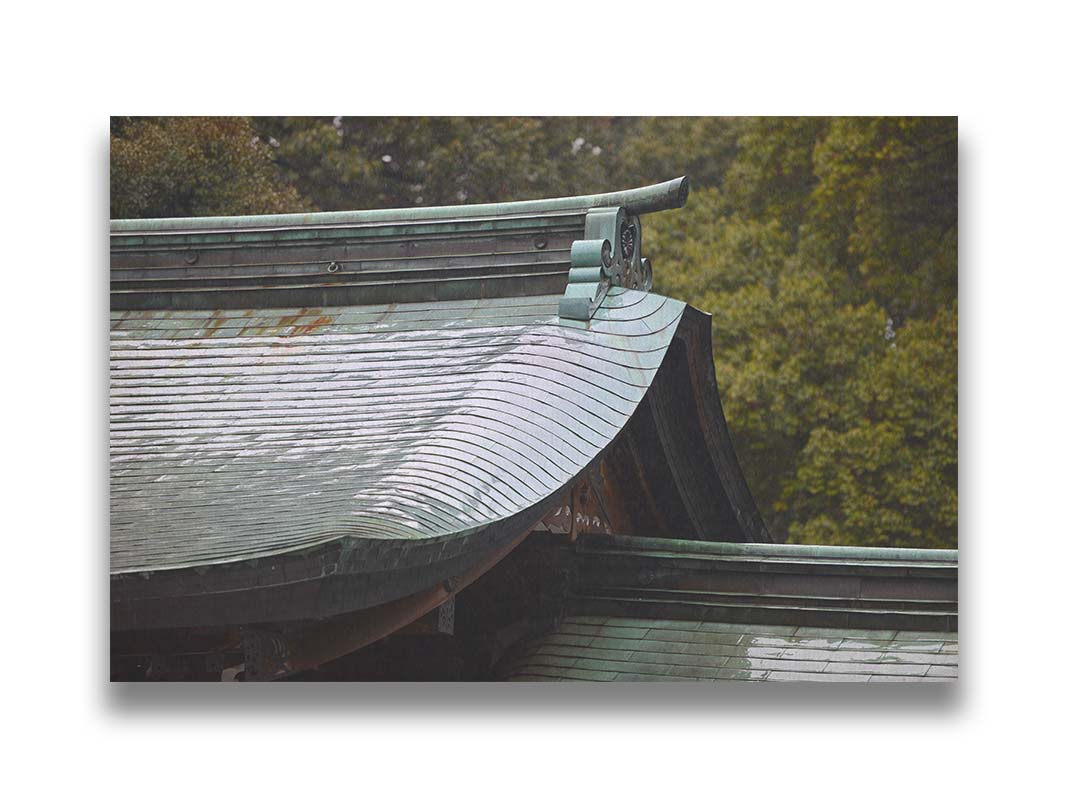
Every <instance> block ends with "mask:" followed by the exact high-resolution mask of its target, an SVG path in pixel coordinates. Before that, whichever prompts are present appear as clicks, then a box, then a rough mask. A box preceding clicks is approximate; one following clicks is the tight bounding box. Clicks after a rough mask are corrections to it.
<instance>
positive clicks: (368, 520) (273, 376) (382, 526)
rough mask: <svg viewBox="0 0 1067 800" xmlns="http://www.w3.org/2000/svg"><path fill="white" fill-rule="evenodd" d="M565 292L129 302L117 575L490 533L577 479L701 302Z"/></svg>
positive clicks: (121, 369)
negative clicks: (562, 306) (214, 305)
mask: <svg viewBox="0 0 1067 800" xmlns="http://www.w3.org/2000/svg"><path fill="white" fill-rule="evenodd" d="M558 302H559V297H558V296H556V295H549V296H532V297H511V298H496V299H481V300H454V301H439V302H433V303H406V304H390V305H383V306H369V305H364V306H345V307H333V308H315V309H309V308H298V309H255V310H184V311H178V310H166V311H149V310H127V311H113V312H112V314H111V376H110V377H111V450H110V457H111V570H112V574H123V573H133V572H147V571H153V570H161V569H175V568H183V567H199V566H207V565H212V564H221V563H232V562H235V561H241V560H249V559H256V558H259V557H262V556H267V555H274V554H279V553H285V552H292V551H294V550H299V549H302V548H307V547H311V546H314V545H318V544H323V543H326V542H329V541H332V540H336V539H338V538H342V537H354V538H355V539H357V540H358V539H360V538H368V539H405V540H410V539H426V538H430V537H442V536H448V535H450V534H456V533H461V532H465V531H471V530H477V529H479V528H481V527H483V526H486V525H487V524H489V523H491V522H493V521H495V520H498V519H501V518H505V517H508V516H511V515H513V514H515V513H517V512H518V511H520V510H522V509H524V508H527V507H529V506H530V505H531V504H533V503H535V502H536V501H538V500H540V499H542V498H545V497H547V496H548V495H550V494H551V493H552V492H554V491H556V490H558V489H559V488H560V487H562V486H564V485H565V484H566V483H567V482H568V481H569V480H571V479H573V478H574V477H575V476H576V475H578V474H579V473H580V472H581V470H582V469H584V468H585V467H586V466H587V465H588V464H589V463H590V461H591V460H592V459H593V458H594V457H595V456H596V455H597V454H598V453H599V452H600V451H601V450H602V449H603V448H604V447H605V446H606V445H607V444H608V443H609V442H610V441H611V440H612V438H613V437H614V436H615V435H616V434H617V433H618V432H619V430H620V429H621V428H622V426H623V425H624V424H625V423H626V421H627V420H628V419H629V418H630V415H631V414H632V413H633V412H634V410H635V409H636V407H637V405H638V403H639V402H640V401H641V399H642V397H643V396H644V394H645V391H646V390H647V388H648V386H649V385H650V383H651V381H652V379H653V377H654V376H655V374H656V371H657V369H658V368H659V366H660V364H661V363H662V359H663V355H664V352H665V350H666V348H667V346H668V345H669V344H670V342H671V340H672V338H673V336H674V332H675V329H676V327H677V325H678V321H679V318H680V316H681V314H682V312H683V311H684V309H685V305H684V304H683V303H681V302H679V301H676V300H671V299H667V298H664V297H660V296H658V295H654V294H647V293H644V292H639V291H634V290H623V289H612V290H611V292H610V294H609V296H608V298H607V299H606V300H605V302H604V304H603V305H602V306H601V307H600V309H599V310H598V311H597V313H596V315H595V317H594V319H593V320H591V321H590V322H588V323H579V322H571V321H567V320H564V321H561V320H560V319H559V317H558V316H557V308H558Z"/></svg>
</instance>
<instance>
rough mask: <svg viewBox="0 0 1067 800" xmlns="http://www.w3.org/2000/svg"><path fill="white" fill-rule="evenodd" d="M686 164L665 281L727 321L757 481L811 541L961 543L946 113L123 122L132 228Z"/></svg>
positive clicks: (739, 442)
mask: <svg viewBox="0 0 1067 800" xmlns="http://www.w3.org/2000/svg"><path fill="white" fill-rule="evenodd" d="M681 174H688V175H690V177H691V178H692V179H693V187H694V191H693V193H692V195H691V197H690V201H689V204H688V206H687V207H686V209H685V210H684V211H676V212H669V213H665V214H657V215H653V216H651V217H649V218H648V219H647V220H646V238H645V245H644V250H645V251H646V252H647V254H648V255H650V256H651V257H652V258H653V261H654V264H655V280H656V290H657V291H659V292H662V293H664V294H670V295H672V296H675V297H679V298H682V299H684V300H687V301H688V302H690V303H692V304H693V305H695V306H697V307H698V308H702V309H704V310H707V311H709V312H711V313H712V314H713V315H714V324H715V335H716V339H715V341H716V354H715V357H716V363H717V367H718V371H719V384H720V389H721V391H722V395H723V404H724V406H725V409H726V416H727V419H728V421H729V423H730V426H731V431H732V435H733V438H734V444H735V446H736V448H737V451H738V455H739V457H740V459H741V463H742V467H743V468H744V470H745V474H746V476H747V477H748V479H749V482H750V484H751V486H752V488H753V491H754V493H755V495H756V499H757V503H758V504H759V506H760V508H761V510H762V511H763V513H764V516H765V517H766V519H767V522H768V525H769V526H770V527H771V528H772V530H774V531H775V532H776V535H778V536H779V537H781V536H783V535H788V536H789V537H790V539H791V540H793V541H799V542H818V543H837V544H865V545H899V546H955V545H956V541H957V533H956V525H957V498H956V484H957V449H958V448H957V381H956V374H957V305H956V284H957V137H956V121H955V120H954V119H938V118H788V119H777V118H766V119H730V118H725V119H724V118H648V119H634V118H578V119H574V118H521V119H508V118H484V119H482V118H431V119H428V118H396V119H394V118H381V119H358V118H253V119H245V118H227V119H169V118H168V119H126V118H122V119H116V120H114V121H113V123H112V201H111V211H112V216H114V217H137V216H182V215H203V214H220V213H230V214H236V213H259V212H271V211H282V210H305V209H321V210H335V209H346V208H381V207H390V206H413V205H441V204H449V203H456V202H489V201H497V200H513V199H525V198H532V197H548V196H560V195H567V194H576V193H580V194H585V193H590V192H597V191H606V190H609V189H616V188H623V187H626V186H636V185H641V184H645V183H652V182H656V181H660V180H664V179H667V178H671V177H674V176H676V175H681Z"/></svg>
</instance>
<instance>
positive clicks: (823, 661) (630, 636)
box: [502, 616, 959, 683]
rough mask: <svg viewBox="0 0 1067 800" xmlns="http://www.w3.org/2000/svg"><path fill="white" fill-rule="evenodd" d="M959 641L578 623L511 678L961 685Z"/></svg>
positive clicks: (913, 635) (719, 625)
mask: <svg viewBox="0 0 1067 800" xmlns="http://www.w3.org/2000/svg"><path fill="white" fill-rule="evenodd" d="M958 674H959V644H958V639H957V635H956V634H955V633H952V632H944V631H942V632H936V631H934V632H931V631H895V630H888V631H881V630H865V629H841V628H806V627H803V626H797V625H757V624H738V623H724V622H701V621H697V620H674V619H638V618H633V617H604V616H573V617H569V618H568V619H567V620H566V621H565V622H564V623H563V624H562V625H561V626H560V629H559V631H558V632H557V633H553V634H550V635H548V636H545V637H542V638H540V639H538V640H537V641H536V642H535V643H533V644H531V645H530V646H528V647H527V648H525V649H524V650H523V651H522V652H521V653H520V654H519V655H518V656H517V657H516V658H514V659H513V660H511V661H509V662H508V664H507V665H506V666H505V668H504V669H503V670H502V677H504V678H506V679H507V680H513V681H515V680H521V681H546V680H547V681H553V680H566V681H685V680H704V681H813V682H820V683H886V682H901V681H908V682H910V681H924V682H928V681H951V680H954V679H955V678H957V677H958Z"/></svg>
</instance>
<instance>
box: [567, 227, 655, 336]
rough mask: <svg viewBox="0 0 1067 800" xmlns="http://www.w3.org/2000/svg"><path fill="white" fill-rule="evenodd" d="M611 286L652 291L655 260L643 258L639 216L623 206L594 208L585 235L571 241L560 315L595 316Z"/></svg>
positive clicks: (587, 318) (580, 318)
mask: <svg viewBox="0 0 1067 800" xmlns="http://www.w3.org/2000/svg"><path fill="white" fill-rule="evenodd" d="M611 286H622V287H625V288H627V289H640V290H641V291H646V292H647V291H649V290H650V289H651V288H652V264H651V263H650V262H649V260H648V259H646V258H641V219H640V217H638V216H637V215H636V214H631V213H629V212H628V211H627V210H626V209H625V208H621V207H613V208H594V209H591V210H590V211H589V213H588V214H586V217H585V238H584V239H579V240H577V241H576V242H574V244H572V245H571V270H570V274H569V275H568V281H567V289H566V291H565V292H564V294H563V297H562V298H561V299H560V301H559V315H560V317H562V318H564V319H576V320H582V321H588V320H589V319H592V316H593V313H594V312H595V311H596V310H597V308H598V307H599V306H600V303H601V302H602V301H603V300H604V296H605V295H606V294H607V292H608V288H609V287H611Z"/></svg>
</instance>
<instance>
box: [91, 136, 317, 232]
mask: <svg viewBox="0 0 1067 800" xmlns="http://www.w3.org/2000/svg"><path fill="white" fill-rule="evenodd" d="M310 208H311V206H310V204H308V203H307V202H306V201H304V200H303V199H302V198H301V197H300V195H299V194H298V193H297V192H296V191H295V190H294V189H292V188H291V187H290V186H288V185H287V184H286V182H285V181H284V179H283V178H282V177H281V176H280V175H279V173H278V169H277V167H276V166H275V164H274V161H273V156H272V153H271V148H270V147H269V146H268V145H267V144H265V143H264V142H262V141H261V140H259V139H258V138H257V136H256V134H255V131H253V130H252V126H251V125H250V124H249V122H248V120H247V119H244V118H243V117H153V118H144V119H136V118H129V117H117V118H113V119H112V122H111V216H112V218H113V219H123V218H137V217H186V216H212V215H218V214H269V213H274V212H285V211H304V210H309V209H310Z"/></svg>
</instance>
